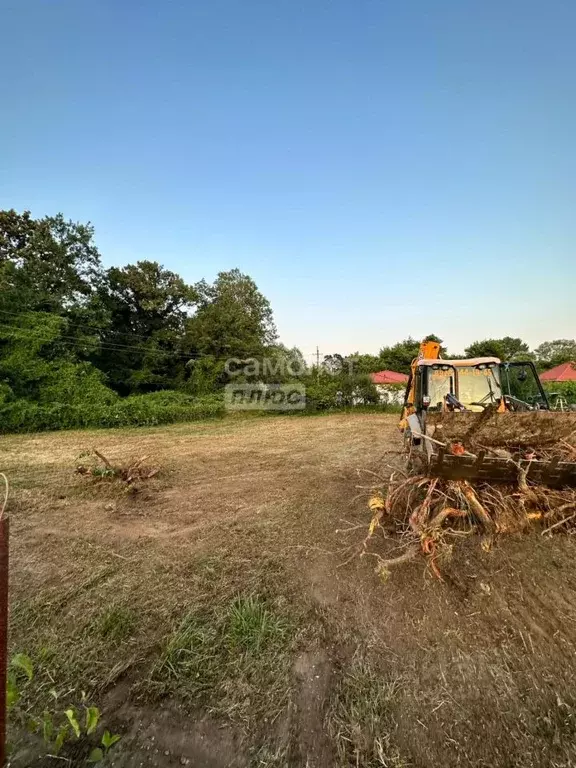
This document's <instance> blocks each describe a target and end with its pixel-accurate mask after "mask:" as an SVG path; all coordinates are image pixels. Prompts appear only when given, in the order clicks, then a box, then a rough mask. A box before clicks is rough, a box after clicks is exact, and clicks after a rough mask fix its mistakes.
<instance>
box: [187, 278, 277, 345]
mask: <svg viewBox="0 0 576 768" xmlns="http://www.w3.org/2000/svg"><path fill="white" fill-rule="evenodd" d="M196 289H197V291H198V297H199V298H198V311H197V312H196V314H195V315H194V317H192V318H191V319H190V320H189V321H188V323H187V334H186V336H187V342H188V345H189V347H190V348H194V349H196V350H198V352H200V353H201V354H204V355H213V356H214V357H216V358H218V357H220V358H222V357H239V358H247V357H251V356H258V355H261V354H262V353H263V352H264V350H265V349H266V348H267V347H268V346H269V345H271V344H274V342H275V341H276V336H277V334H276V327H275V325H274V320H273V316H272V309H271V307H270V303H269V302H268V299H266V297H265V296H263V295H262V294H261V293H260V291H259V290H258V288H257V286H256V283H255V282H254V281H253V280H252V279H251V278H250V277H248V275H243V274H242V273H241V272H240V271H239V270H238V269H233V270H231V271H230V272H220V273H219V274H218V277H217V278H216V281H215V282H214V284H213V285H209V284H208V283H206V282H204V281H201V282H200V283H198V284H197V286H196Z"/></svg>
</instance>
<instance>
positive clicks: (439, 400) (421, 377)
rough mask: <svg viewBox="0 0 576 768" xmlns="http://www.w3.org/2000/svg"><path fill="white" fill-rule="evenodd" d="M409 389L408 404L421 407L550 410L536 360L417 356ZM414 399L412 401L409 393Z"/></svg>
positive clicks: (425, 408) (470, 409)
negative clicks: (506, 360)
mask: <svg viewBox="0 0 576 768" xmlns="http://www.w3.org/2000/svg"><path fill="white" fill-rule="evenodd" d="M413 384H414V386H413V387H412V382H409V385H408V387H407V390H406V394H407V402H405V406H408V407H410V406H412V407H413V408H414V410H415V411H416V412H417V413H418V412H422V411H431V412H434V411H472V412H481V411H484V410H485V409H486V408H487V407H489V406H496V407H498V408H499V410H501V411H504V410H506V411H518V410H521V411H528V410H541V409H544V410H547V409H548V407H549V406H548V401H547V399H546V395H545V393H544V390H543V389H542V385H541V384H540V380H539V378H538V374H537V373H536V369H535V367H534V364H533V363H532V362H530V361H528V362H521V363H501V362H500V360H499V359H498V358H497V357H477V358H472V359H469V360H441V359H435V360H426V359H422V360H418V362H417V364H416V366H415V371H414V382H413ZM411 393H413V401H412V402H411V403H410V402H409V399H410V394H411Z"/></svg>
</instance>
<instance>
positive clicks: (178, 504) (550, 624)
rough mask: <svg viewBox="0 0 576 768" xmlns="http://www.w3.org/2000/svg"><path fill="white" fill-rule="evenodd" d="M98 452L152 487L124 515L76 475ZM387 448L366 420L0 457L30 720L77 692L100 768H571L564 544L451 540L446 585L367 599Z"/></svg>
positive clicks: (393, 442)
mask: <svg viewBox="0 0 576 768" xmlns="http://www.w3.org/2000/svg"><path fill="white" fill-rule="evenodd" d="M93 448H97V449H98V450H99V451H101V452H102V453H103V454H104V455H105V456H106V457H108V458H109V459H110V461H111V462H112V463H122V462H127V461H129V460H130V459H137V458H141V457H144V456H146V457H147V458H146V464H147V465H149V466H151V467H159V468H161V470H160V472H159V473H158V474H157V475H155V476H154V477H153V478H151V479H150V480H148V481H146V482H144V483H142V484H141V486H140V488H139V489H138V490H137V492H134V493H132V492H127V491H126V489H125V487H124V486H123V484H122V483H120V482H118V481H116V480H112V479H107V478H103V479H102V480H97V479H94V478H92V477H89V476H83V475H79V474H76V473H75V467H76V466H77V464H78V463H79V462H80V461H82V459H79V456H80V454H81V453H83V452H85V451H88V450H91V449H93ZM399 448H400V440H399V437H398V436H397V433H396V417H394V416H388V415H380V414H336V415H329V416H321V417H277V418H261V419H258V418H250V419H226V420H223V421H214V422H204V423H194V424H184V425H183V424H180V425H177V426H171V427H164V428H156V429H146V430H144V429H140V430H119V431H94V432H65V433H53V434H42V435H33V436H14V437H2V438H1V440H0V465H1V466H0V469H2V470H3V471H5V472H6V473H7V475H8V476H9V478H10V482H11V496H10V504H9V510H10V513H11V601H12V602H11V606H12V608H11V635H10V645H11V649H12V651H13V652H25V653H27V654H29V655H30V657H31V658H32V659H33V661H34V664H35V667H36V669H37V670H38V671H37V676H36V677H35V681H34V682H35V685H34V692H33V694H31V698H30V704H29V705H30V707H31V708H34V707H39V708H42V707H43V706H45V702H46V701H48V700H49V699H50V697H51V696H53V694H50V690H56V692H57V693H58V696H59V701H62V702H64V703H66V702H68V701H76V700H77V701H79V700H80V697H81V692H82V691H84V692H86V695H87V697H88V699H89V700H90V701H91V702H93V703H94V704H96V705H98V706H99V707H100V709H101V710H102V712H103V720H104V722H105V723H106V725H107V727H110V729H111V730H113V731H114V732H117V733H120V734H122V739H121V741H120V742H119V743H118V745H116V746H115V747H114V749H113V751H111V753H110V757H109V758H108V764H111V765H114V766H118V767H119V768H122V767H123V766H125V767H126V768H128V767H129V766H130V767H133V768H135V767H136V766H162V767H164V766H177V765H189V766H191V767H192V766H194V767H195V768H202V767H204V766H206V768H228V767H229V766H238V768H242V767H244V766H246V767H252V766H254V767H255V766H262V767H266V766H268V767H270V768H271V767H272V766H277V767H278V768H280V767H288V766H295V767H296V766H298V767H300V766H301V767H302V768H305V767H308V768H333V767H334V768H347V767H348V766H350V767H352V766H358V767H361V766H362V767H368V768H371V767H372V766H383V767H384V768H407V766H414V767H416V766H434V767H435V768H438V767H442V768H449V767H450V766H477V767H478V768H480V767H482V768H494V767H495V766H502V768H508V767H509V768H512V766H516V767H517V768H520V767H522V768H529V767H530V766H547V767H550V766H555V767H556V768H560V767H561V766H562V767H563V768H568V767H569V766H576V666H575V664H574V662H575V650H576V560H575V555H576V542H575V541H574V539H573V538H572V537H570V536H566V537H562V536H557V537H542V536H540V535H538V534H535V533H532V534H524V535H518V536H510V537H502V538H501V539H500V540H499V541H498V542H497V544H496V546H495V547H494V548H493V549H492V550H491V551H489V552H484V551H482V549H481V548H480V547H479V544H478V541H477V540H476V541H475V540H472V539H470V538H465V539H463V541H462V545H461V546H460V547H458V548H456V549H455V551H454V554H453V558H452V560H451V562H450V564H449V566H448V568H447V570H446V580H445V582H444V583H442V582H440V581H438V580H437V579H435V578H433V576H432V575H431V573H430V572H429V570H428V569H427V567H426V563H425V562H424V561H423V560H421V559H416V560H414V561H412V562H410V563H407V564H406V565H405V566H401V567H399V568H397V569H395V570H394V571H393V572H392V574H391V575H390V577H389V578H388V580H387V581H385V582H384V581H383V580H382V579H381V578H379V577H378V576H376V575H375V573H374V563H373V562H371V561H370V559H369V558H363V559H361V558H360V557H359V556H358V555H357V553H358V552H359V551H360V549H361V545H362V541H363V539H364V537H365V535H366V530H367V526H368V523H369V519H370V515H369V512H368V510H367V508H366V498H367V495H368V493H369V491H368V490H367V488H366V486H369V485H370V483H371V482H373V480H372V478H373V475H371V474H370V473H371V472H376V473H378V474H386V473H389V472H390V468H391V466H393V465H394V463H397V462H398V461H399V455H398V453H397V452H398V451H399ZM359 486H364V487H359ZM394 546H395V543H394V541H390V542H389V550H390V551H393V549H394ZM11 738H12V741H13V742H14V744H15V746H14V752H13V758H12V763H11V764H12V765H14V766H20V767H23V766H28V765H67V764H68V765H84V764H85V762H84V760H85V755H86V753H85V752H82V750H81V749H80V747H81V746H82V745H78V746H77V748H68V749H65V750H64V751H63V752H62V755H61V756H60V757H59V758H58V759H54V758H49V757H45V750H44V751H43V754H44V756H43V757H39V755H40V754H41V753H42V750H41V745H40V744H38V742H37V740H36V739H35V738H34V737H27V738H26V737H24V736H23V734H22V732H21V731H19V730H18V728H16V727H15V725H13V727H12V734H11Z"/></svg>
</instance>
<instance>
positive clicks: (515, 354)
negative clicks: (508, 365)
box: [464, 336, 530, 362]
mask: <svg viewBox="0 0 576 768" xmlns="http://www.w3.org/2000/svg"><path fill="white" fill-rule="evenodd" d="M464 357H498V358H500V360H502V361H505V362H511V361H513V360H526V359H529V358H530V348H529V347H528V344H526V342H525V341H522V339H518V338H513V337H511V336H504V337H503V338H502V339H484V341H474V342H473V343H472V344H470V346H469V347H466V349H465V350H464Z"/></svg>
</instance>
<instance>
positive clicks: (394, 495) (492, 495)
mask: <svg viewBox="0 0 576 768" xmlns="http://www.w3.org/2000/svg"><path fill="white" fill-rule="evenodd" d="M369 507H370V509H371V511H372V515H373V516H372V520H371V522H370V527H369V530H368V535H367V536H366V539H365V540H364V544H363V549H362V556H367V555H369V556H372V557H374V558H376V561H377V564H376V571H377V572H378V573H379V574H381V575H382V576H386V575H387V574H388V571H389V569H390V567H392V566H394V565H397V564H399V563H403V562H406V561H407V560H410V559H412V558H413V557H416V556H417V555H419V554H423V555H424V556H425V557H426V558H427V560H428V565H429V567H430V569H431V571H432V572H433V573H434V575H435V576H437V577H438V578H440V579H441V578H442V576H441V572H440V565H441V563H442V562H443V561H445V560H446V559H447V558H448V557H449V556H450V554H451V551H452V547H453V545H454V543H455V541H457V539H458V537H461V536H465V535H468V534H472V533H479V534H481V536H482V539H481V543H482V547H483V548H484V549H489V548H490V546H491V544H492V540H493V538H494V536H495V535H497V534H501V533H514V532H519V531H523V530H525V529H526V528H528V527H530V526H533V525H534V524H537V525H539V526H540V527H541V528H542V534H551V533H558V532H568V533H574V532H575V531H576V491H575V490H551V489H550V488H543V487H541V486H527V485H525V484H520V485H519V486H496V485H491V484H489V483H482V484H479V485H474V486H472V484H470V483H469V482H468V481H466V480H441V479H439V478H430V477H427V476H424V475H415V476H411V477H408V478H406V477H402V478H396V476H395V475H392V476H391V478H390V480H389V482H388V487H387V488H386V490H385V491H384V492H382V491H380V492H375V493H374V495H373V496H372V497H371V499H370V501H369ZM378 532H380V533H381V534H383V535H384V536H387V535H388V534H389V533H391V532H394V533H396V534H400V537H401V538H400V541H401V553H400V554H399V555H397V556H396V557H393V558H388V559H386V558H383V557H382V556H381V555H379V554H378V553H376V552H374V551H371V549H370V546H371V544H372V543H373V539H374V537H375V536H376V535H377V533H378Z"/></svg>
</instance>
